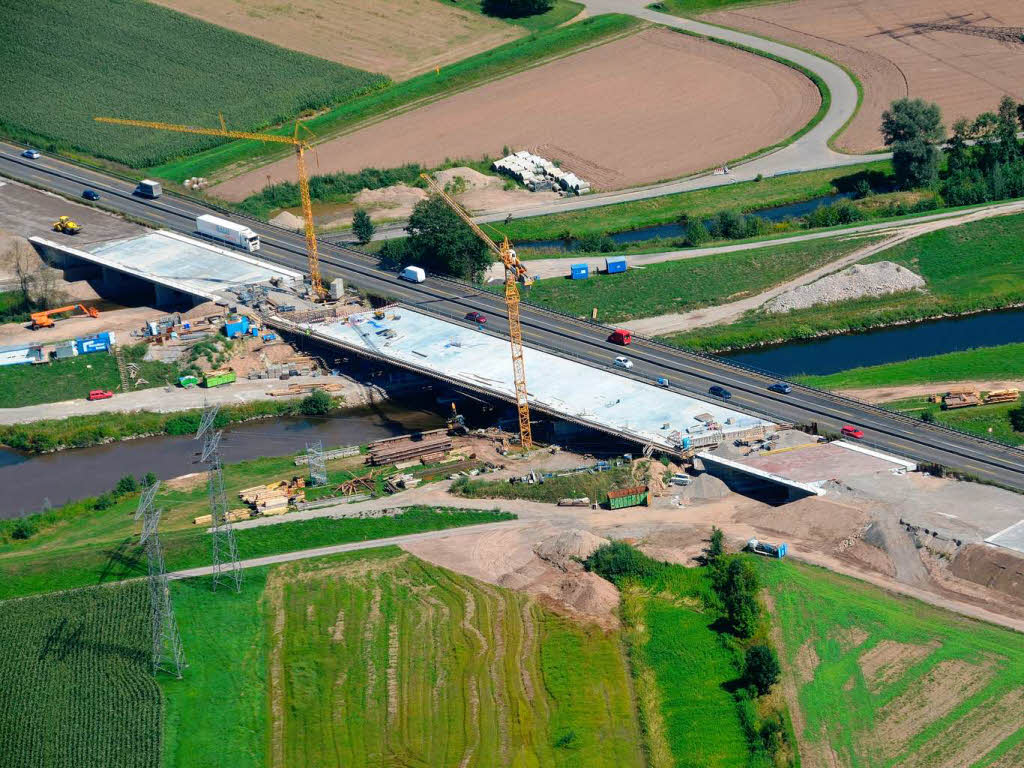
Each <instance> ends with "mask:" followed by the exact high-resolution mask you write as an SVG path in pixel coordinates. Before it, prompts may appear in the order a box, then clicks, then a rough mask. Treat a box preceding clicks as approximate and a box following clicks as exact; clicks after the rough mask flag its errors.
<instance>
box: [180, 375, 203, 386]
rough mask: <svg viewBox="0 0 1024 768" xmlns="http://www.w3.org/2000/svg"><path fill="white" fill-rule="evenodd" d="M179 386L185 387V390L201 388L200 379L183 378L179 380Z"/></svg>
mask: <svg viewBox="0 0 1024 768" xmlns="http://www.w3.org/2000/svg"><path fill="white" fill-rule="evenodd" d="M178 385H179V386H181V387H184V388H185V389H190V388H192V387H197V386H199V377H198V376H192V375H188V376H182V377H181V378H180V379H178Z"/></svg>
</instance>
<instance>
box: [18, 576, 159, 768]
mask: <svg viewBox="0 0 1024 768" xmlns="http://www.w3.org/2000/svg"><path fill="white" fill-rule="evenodd" d="M149 640H150V634H149V596H148V593H147V591H146V583H145V582H144V581H135V582H129V583H126V584H121V585H117V586H111V587H88V588H85V589H78V590H72V591H68V592H62V593H57V594H52V595H41V596H38V597H28V598H22V599H18V600H7V601H4V602H0V766H3V768H72V767H73V768H93V767H95V768H114V766H117V768H157V767H158V766H159V765H160V748H161V736H160V731H161V727H162V708H161V698H160V691H159V688H158V686H157V683H156V681H155V680H154V678H153V677H152V676H151V675H150V665H149V664H150V658H149V652H150V646H149Z"/></svg>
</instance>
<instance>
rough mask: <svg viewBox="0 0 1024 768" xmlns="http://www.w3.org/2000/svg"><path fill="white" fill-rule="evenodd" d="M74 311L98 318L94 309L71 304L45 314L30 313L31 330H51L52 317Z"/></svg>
mask: <svg viewBox="0 0 1024 768" xmlns="http://www.w3.org/2000/svg"><path fill="white" fill-rule="evenodd" d="M76 309H80V310H82V312H83V313H84V314H86V315H88V316H89V317H99V316H100V311H99V310H98V309H96V308H95V307H86V306H83V305H81V304H71V305H69V306H67V307H58V308H57V309H48V310H46V311H45V312H33V313H32V330H33V331H34V330H36V329H37V328H52V327H53V326H54V322H53V317H52V316H53V315H60V314H63V313H65V312H72V311H74V310H76Z"/></svg>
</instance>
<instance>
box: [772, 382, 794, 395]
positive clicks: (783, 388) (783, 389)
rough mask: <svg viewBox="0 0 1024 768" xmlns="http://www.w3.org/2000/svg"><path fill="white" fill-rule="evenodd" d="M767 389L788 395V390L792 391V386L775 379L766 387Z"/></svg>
mask: <svg viewBox="0 0 1024 768" xmlns="http://www.w3.org/2000/svg"><path fill="white" fill-rule="evenodd" d="M768 389H770V390H771V391H772V392H778V393H779V394H780V395H788V394H789V393H790V392H792V391H793V388H792V387H791V386H789V384H787V383H786V382H784V381H776V382H775V383H774V384H772V385H771V386H770V387H768Z"/></svg>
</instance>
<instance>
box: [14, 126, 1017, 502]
mask: <svg viewBox="0 0 1024 768" xmlns="http://www.w3.org/2000/svg"><path fill="white" fill-rule="evenodd" d="M0 174H2V175H6V176H9V177H11V178H15V179H19V180H21V181H25V182H27V183H30V184H34V185H37V186H40V187H44V188H47V189H50V190H53V191H55V192H60V193H64V194H66V195H68V196H69V197H73V198H77V197H79V196H80V195H81V192H82V189H83V188H85V187H91V188H93V189H95V190H97V191H98V192H99V193H100V195H101V196H102V199H101V201H100V204H101V205H102V206H103V207H106V208H108V209H110V210H115V211H119V212H122V213H124V214H126V215H130V216H133V217H135V218H137V219H140V220H144V221H146V222H148V223H150V224H151V225H153V226H157V227H165V228H167V229H171V230H176V231H179V232H184V233H187V234H192V233H193V232H194V230H195V217H196V216H197V215H199V214H202V213H209V212H211V209H210V208H209V207H207V206H204V205H201V204H200V203H198V202H195V201H192V200H190V199H186V198H183V197H177V196H174V195H169V194H165V195H164V196H163V197H161V198H160V199H158V200H145V199H142V198H138V197H136V196H134V195H133V194H132V191H133V189H134V183H133V182H129V181H124V180H121V179H117V178H113V177H111V176H109V175H106V174H102V173H100V172H98V171H94V170H91V169H85V168H82V167H79V166H76V165H73V164H70V163H67V162H64V161H61V160H56V159H53V158H50V157H46V156H44V157H41V158H40V159H38V160H27V159H25V158H22V157H20V148H19V147H15V146H12V145H9V144H0ZM235 218H236V219H237V218H239V217H238V216H237V215H236V216H235ZM247 223H248V224H249V226H250V227H252V229H253V230H255V231H256V232H258V233H259V235H260V240H261V243H262V248H261V250H260V252H259V254H258V255H259V256H260V257H261V258H264V259H267V260H268V261H272V262H276V263H280V264H284V265H287V266H289V267H292V268H294V269H299V270H302V271H305V266H306V255H305V241H304V239H303V237H302V236H301V235H298V234H295V233H293V232H290V231H288V230H283V229H281V228H278V227H274V226H272V225H269V224H265V223H262V222H258V221H255V220H248V222H247ZM26 234H34V233H26ZM38 234H40V235H46V236H51V237H52V233H49V231H48V230H46V231H44V232H40V233H38ZM320 256H321V270H322V272H323V274H324V277H325V278H326V279H331V278H333V277H342V278H344V279H346V280H347V281H350V282H352V283H354V284H355V285H358V286H359V287H360V288H362V289H364V290H366V291H369V292H371V293H378V294H381V295H385V296H389V297H392V298H394V299H395V300H398V301H401V302H403V303H405V304H407V305H409V306H411V307H415V308H417V309H418V310H420V311H423V312H427V313H430V314H433V315H435V316H437V317H441V318H445V319H448V320H454V321H457V322H465V321H464V319H463V318H464V316H465V314H466V312H468V311H470V310H479V311H481V312H483V313H484V314H486V315H489V316H490V317H491V319H492V322H491V323H490V324H489V330H488V332H489V333H496V334H497V333H499V331H498V329H499V328H500V327H501V326H502V325H503V323H502V319H503V318H505V314H504V301H503V299H502V298H501V297H499V296H496V295H494V294H490V293H487V292H485V291H481V290H479V289H477V288H475V287H473V286H470V285H466V284H463V283H459V282H456V281H451V280H444V279H441V278H437V277H428V279H427V281H426V282H425V283H421V284H418V285H417V284H413V283H408V282H403V281H399V280H398V279H397V278H396V276H395V274H394V273H391V272H386V271H383V270H380V269H378V268H377V267H376V262H375V260H374V259H373V258H372V257H370V256H367V255H365V254H362V253H360V252H358V251H355V250H352V249H348V248H342V247H338V246H333V245H330V244H327V243H323V244H322V245H321V251H320ZM521 315H522V325H523V335H524V341H525V343H526V344H528V345H529V346H532V347H535V348H537V349H543V350H545V351H548V352H551V353H553V354H558V355H562V356H563V357H568V358H573V359H577V360H579V361H581V362H584V363H586V364H588V365H592V366H595V367H606V368H609V369H611V366H612V361H613V359H614V358H615V356H616V355H617V354H621V353H622V352H623V350H622V348H621V347H618V346H615V345H612V344H610V343H608V341H607V336H608V334H609V329H608V328H607V327H605V326H601V325H597V324H592V323H588V322H584V321H580V320H577V319H574V318H570V317H565V316H562V315H559V314H557V313H554V312H550V311H548V310H543V309H540V308H537V307H533V306H530V305H529V304H526V303H524V304H523V305H522V308H521ZM499 335H501V334H499ZM634 338H635V341H634V343H633V344H632V345H631V346H630V348H629V349H628V355H629V357H630V358H631V359H632V360H633V363H634V368H633V369H632V370H631V371H629V372H628V373H627V372H624V371H621V370H616V373H618V374H619V375H625V376H629V377H631V378H635V379H638V380H641V381H648V382H651V381H654V380H655V379H657V377H659V376H665V377H668V378H669V380H670V381H671V387H672V389H674V390H676V391H679V392H684V393H689V394H691V395H697V396H699V397H702V398H704V399H709V396H708V394H707V392H708V387H709V386H710V385H712V384H721V385H723V386H725V387H727V388H728V389H729V390H731V392H732V394H733V397H732V400H731V401H730V403H729V405H730V406H731V407H735V408H737V409H738V410H742V411H747V412H750V413H753V414H757V415H762V416H766V417H769V418H771V419H773V420H776V421H781V422H787V423H792V424H812V423H814V424H817V427H818V429H819V431H827V432H833V433H836V432H838V431H839V429H840V428H841V427H842V426H843V425H844V424H853V425H856V426H858V427H860V428H862V429H863V430H864V431H865V433H866V434H865V439H864V441H863V442H864V444H866V445H868V446H871V447H874V448H877V449H879V450H884V451H891V452H893V453H895V454H898V455H900V456H905V457H908V458H911V459H914V460H916V461H919V462H930V463H936V464H941V465H944V466H947V467H950V468H953V469H956V470H958V471H961V472H966V473H969V474H972V475H975V476H977V477H978V478H980V479H983V480H986V481H990V482H996V483H999V484H1002V485H1005V486H1008V487H1012V488H1015V489H1018V490H1024V451H1021V450H1019V449H1016V448H1013V447H1010V446H1004V445H1002V444H999V443H995V442H992V441H988V440H983V439H981V438H976V437H973V436H970V435H964V434H961V433H957V432H954V431H952V430H947V429H943V428H941V427H938V426H935V425H929V424H925V423H923V422H920V421H917V420H914V419H910V418H907V417H902V416H899V415H897V414H894V413H890V412H888V411H885V410H883V409H881V408H878V407H876V406H872V405H869V404H866V403H861V402H858V401H855V400H851V399H847V398H842V397H839V396H836V395H833V394H830V393H825V392H820V391H817V390H814V389H810V388H807V387H801V386H794V387H793V391H792V393H791V394H789V395H779V394H776V393H774V392H769V391H768V390H767V386H768V385H769V384H771V383H772V381H773V380H774V379H773V378H772V377H771V376H770V375H768V374H763V373H760V372H756V371H751V370H748V369H745V368H742V367H738V366H736V365H733V364H730V363H728V362H726V361H724V360H719V359H717V358H711V357H705V356H700V355H696V354H693V353H690V352H687V351H685V350H681V349H678V348H675V347H669V346H666V345H663V344H660V343H658V342H655V341H651V340H648V339H643V338H636V337H634ZM531 375H532V376H540V375H543V372H540V371H534V372H529V371H528V372H527V377H528V378H529V377H530V376H531Z"/></svg>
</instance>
